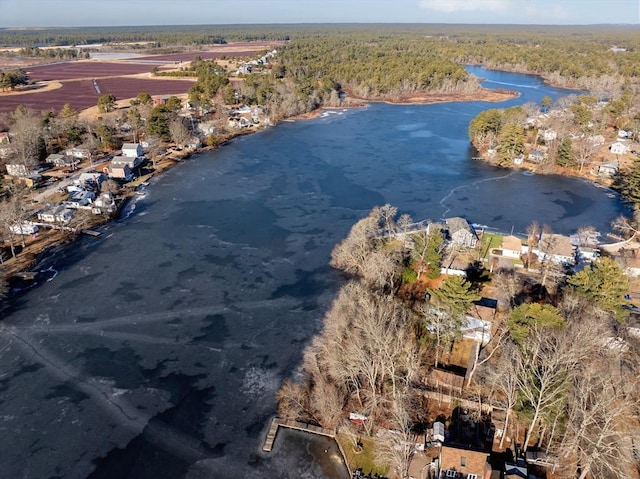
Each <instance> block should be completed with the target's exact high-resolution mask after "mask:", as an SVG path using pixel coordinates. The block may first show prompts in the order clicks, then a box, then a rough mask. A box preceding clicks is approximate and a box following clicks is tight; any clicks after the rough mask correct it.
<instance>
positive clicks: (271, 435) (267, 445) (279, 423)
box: [262, 417, 336, 452]
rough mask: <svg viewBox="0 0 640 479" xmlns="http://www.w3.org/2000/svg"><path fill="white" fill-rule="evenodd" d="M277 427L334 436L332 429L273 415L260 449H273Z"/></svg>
mask: <svg viewBox="0 0 640 479" xmlns="http://www.w3.org/2000/svg"><path fill="white" fill-rule="evenodd" d="M279 427H286V428H289V429H295V430H297V431H303V432H310V433H312V434H319V435H321V436H327V437H330V438H332V439H334V438H335V437H336V431H335V430H334V429H325V428H323V427H320V426H315V425H313V424H307V423H304V422H299V421H293V420H287V419H280V418H279V417H274V418H273V419H271V426H269V432H267V437H265V439H264V445H263V446H262V450H263V451H264V452H271V449H273V443H274V441H275V440H276V434H277V433H278V428H279Z"/></svg>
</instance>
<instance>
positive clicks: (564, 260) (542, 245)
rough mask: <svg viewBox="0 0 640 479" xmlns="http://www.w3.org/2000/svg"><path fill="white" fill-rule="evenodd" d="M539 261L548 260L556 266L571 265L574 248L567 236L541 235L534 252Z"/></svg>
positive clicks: (573, 261)
mask: <svg viewBox="0 0 640 479" xmlns="http://www.w3.org/2000/svg"><path fill="white" fill-rule="evenodd" d="M534 253H536V254H537V255H538V258H540V260H541V261H545V260H547V259H548V260H549V261H551V262H553V263H556V264H563V265H571V264H574V263H575V253H574V246H573V245H572V244H571V240H570V238H569V237H568V236H564V235H559V234H552V233H542V236H541V237H540V241H539V242H538V249H537V250H534Z"/></svg>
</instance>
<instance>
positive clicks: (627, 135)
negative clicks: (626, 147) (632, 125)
mask: <svg viewBox="0 0 640 479" xmlns="http://www.w3.org/2000/svg"><path fill="white" fill-rule="evenodd" d="M618 138H633V132H632V131H630V130H618Z"/></svg>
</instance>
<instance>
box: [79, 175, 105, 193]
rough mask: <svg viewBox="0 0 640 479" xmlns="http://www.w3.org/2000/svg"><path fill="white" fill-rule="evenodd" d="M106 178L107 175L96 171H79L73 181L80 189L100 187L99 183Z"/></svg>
mask: <svg viewBox="0 0 640 479" xmlns="http://www.w3.org/2000/svg"><path fill="white" fill-rule="evenodd" d="M106 179H107V177H106V176H105V175H104V174H102V173H98V172H89V173H80V176H79V177H78V179H77V180H75V181H74V183H75V184H76V185H78V186H79V187H81V188H82V189H85V188H89V189H100V185H101V184H102V182H103V181H104V180H106Z"/></svg>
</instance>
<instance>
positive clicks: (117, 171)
mask: <svg viewBox="0 0 640 479" xmlns="http://www.w3.org/2000/svg"><path fill="white" fill-rule="evenodd" d="M105 170H106V171H105V172H106V173H107V174H108V175H109V178H112V179H114V180H125V181H131V180H132V179H133V173H132V172H131V168H129V164H128V163H127V162H122V163H119V162H115V163H114V162H113V161H112V162H111V163H109V166H107V167H106V168H105Z"/></svg>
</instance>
